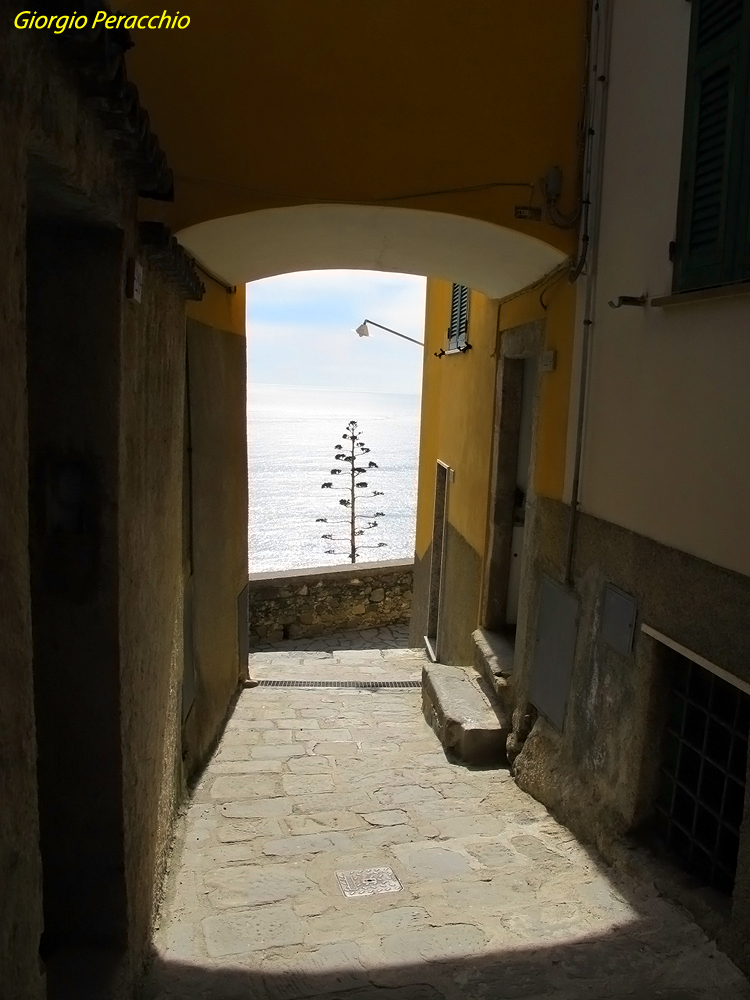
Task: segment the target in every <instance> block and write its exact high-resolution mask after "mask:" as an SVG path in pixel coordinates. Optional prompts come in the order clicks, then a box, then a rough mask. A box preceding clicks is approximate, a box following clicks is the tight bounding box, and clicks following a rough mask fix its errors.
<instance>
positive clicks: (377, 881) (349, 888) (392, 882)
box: [336, 867, 403, 897]
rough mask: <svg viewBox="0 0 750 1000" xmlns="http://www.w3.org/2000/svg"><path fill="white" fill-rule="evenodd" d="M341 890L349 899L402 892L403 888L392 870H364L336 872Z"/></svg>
mask: <svg viewBox="0 0 750 1000" xmlns="http://www.w3.org/2000/svg"><path fill="white" fill-rule="evenodd" d="M336 878H337V880H338V883H339V888H340V889H341V891H342V892H343V894H344V895H345V896H347V897H354V896H375V895H377V894H379V893H381V892H401V890H402V889H403V886H402V885H401V883H400V882H399V880H398V877H397V876H396V873H395V872H394V870H393V869H392V868H386V867H383V868H363V869H361V870H359V871H348V872H336Z"/></svg>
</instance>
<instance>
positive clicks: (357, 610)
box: [352, 604, 365, 615]
mask: <svg viewBox="0 0 750 1000" xmlns="http://www.w3.org/2000/svg"><path fill="white" fill-rule="evenodd" d="M364 613H365V606H364V604H355V605H354V607H353V608H352V614H353V615H363V614H364Z"/></svg>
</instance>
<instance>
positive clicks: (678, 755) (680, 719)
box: [655, 650, 750, 895]
mask: <svg viewBox="0 0 750 1000" xmlns="http://www.w3.org/2000/svg"><path fill="white" fill-rule="evenodd" d="M665 661H666V666H667V668H668V670H669V680H670V709H671V711H670V716H669V721H668V723H667V728H666V732H665V734H664V742H663V745H662V760H661V767H660V787H659V793H658V797H657V800H656V802H655V807H656V808H655V813H656V816H655V820H656V830H657V833H658V835H659V837H660V839H661V840H662V841H663V843H664V844H665V845H666V847H667V849H668V851H669V852H670V853H671V854H672V855H673V856H674V857H675V860H676V861H677V862H678V863H679V864H681V865H682V867H684V868H686V869H687V870H688V871H689V872H690V873H691V874H692V875H694V876H695V877H696V878H697V879H698V880H699V881H701V882H702V883H703V884H705V885H712V886H713V887H714V888H715V889H718V890H719V891H720V892H723V893H726V894H727V895H731V893H732V889H733V887H734V879H735V874H736V871H737V854H738V850H739V843H740V826H741V825H742V817H743V814H744V808H745V774H746V771H747V741H748V729H749V728H750V696H748V695H746V694H744V692H742V691H740V690H739V689H738V688H736V687H734V686H733V685H732V684H729V683H727V682H726V681H725V680H723V679H722V678H720V677H717V676H715V675H714V674H711V673H709V672H708V671H707V670H705V669H704V668H703V667H700V666H699V665H698V664H697V663H693V662H692V661H691V660H689V659H687V657H685V656H682V655H681V654H680V653H676V652H673V651H672V650H665Z"/></svg>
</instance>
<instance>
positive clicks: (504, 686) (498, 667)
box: [471, 628, 515, 718]
mask: <svg viewBox="0 0 750 1000" xmlns="http://www.w3.org/2000/svg"><path fill="white" fill-rule="evenodd" d="M471 637H472V639H473V640H474V667H475V668H476V670H477V672H478V673H479V675H480V676H481V677H483V678H484V680H485V681H486V682H487V684H488V685H489V688H490V690H491V691H492V692H494V698H493V699H492V700H493V702H494V703H495V704H499V706H500V708H501V710H502V711H503V712H504V713H505V714H506V715H507V716H508V717H509V718H510V717H512V715H513V709H514V708H515V688H514V676H513V664H514V658H515V643H514V640H513V639H511V638H509V637H508V636H505V635H502V634H501V633H499V632H490V631H489V630H488V629H486V628H478V629H476V630H475V631H474V632H472V635H471Z"/></svg>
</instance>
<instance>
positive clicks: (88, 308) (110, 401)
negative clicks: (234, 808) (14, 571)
mask: <svg viewBox="0 0 750 1000" xmlns="http://www.w3.org/2000/svg"><path fill="white" fill-rule="evenodd" d="M123 276H124V266H123V252H122V233H121V231H120V230H119V229H117V228H115V227H113V226H108V225H98V224H95V223H93V222H90V221H83V220H82V219H81V216H80V214H79V213H77V212H74V211H72V210H71V204H70V200H69V199H68V198H66V197H61V198H60V199H59V200H56V199H55V197H54V192H53V191H51V190H50V187H49V185H45V186H44V189H43V190H40V189H35V187H34V185H33V184H32V185H31V187H30V191H29V222H28V232H27V390H28V426H29V469H30V480H29V552H30V562H31V592H32V627H33V657H34V695H35V712H36V734H37V757H38V764H37V780H38V793H39V816H40V846H41V855H42V868H43V898H44V933H43V936H42V941H41V943H40V954H41V956H42V959H43V961H44V962H45V964H46V965H47V966H48V973H50V972H51V970H52V969H53V968H54V967H55V964H56V963H58V964H59V962H60V961H62V959H61V957H60V956H70V955H71V954H76V953H78V952H90V951H92V950H94V951H99V952H104V951H107V952H117V951H118V950H119V949H122V948H123V947H124V946H125V942H126V899H125V882H124V846H123V840H124V834H123V808H122V759H121V740H120V722H119V719H120V677H119V635H118V586H117V518H118V510H117V503H116V497H117V479H118V452H119V448H118V420H117V413H118V407H119V379H118V368H119V337H120V310H121V297H122V287H123ZM67 960H68V959H65V961H67ZM54 983H55V975H54V974H48V984H49V993H50V995H55V986H54Z"/></svg>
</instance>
